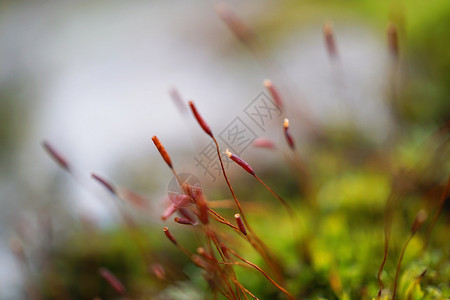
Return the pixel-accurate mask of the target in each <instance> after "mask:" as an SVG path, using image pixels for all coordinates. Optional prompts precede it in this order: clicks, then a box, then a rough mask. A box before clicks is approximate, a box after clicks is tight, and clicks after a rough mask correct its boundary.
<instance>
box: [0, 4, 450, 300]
mask: <svg viewBox="0 0 450 300" xmlns="http://www.w3.org/2000/svg"><path fill="white" fill-rule="evenodd" d="M230 20H231V21H230ZM237 20H238V21H239V22H237ZM233 22H234V23H233ZM235 22H237V25H236V23H235ZM240 22H242V23H240ZM326 22H329V23H327V24H331V25H332V28H333V32H334V40H335V44H336V48H337V56H338V57H337V58H333V57H330V53H329V52H327V46H326V42H325V39H324V33H323V26H324V23H326ZM449 23H450V2H449V1H447V0H430V1H416V0H413V1H400V0H391V1H369V0H367V1H288V0H283V1H279V0H264V1H226V2H225V3H223V2H220V3H219V2H216V1H200V0H198V1H197V0H193V1H189V2H186V1H131V2H129V1H128V2H123V1H103V0H100V1H57V2H55V1H45V0H39V1H8V0H3V1H1V2H0V28H1V29H0V119H1V127H0V147H1V148H0V163H1V168H0V265H1V266H2V268H0V298H1V299H23V298H26V296H25V295H26V292H25V289H26V288H25V287H24V281H26V279H27V278H26V277H27V276H28V275H26V274H29V273H33V272H34V273H37V274H39V268H40V267H42V265H45V261H46V260H48V259H49V257H52V255H55V254H54V253H55V252H57V253H59V252H63V253H64V250H61V249H62V248H64V247H62V248H61V245H64V244H65V243H66V241H67V240H68V239H69V237H70V236H72V235H73V234H74V232H75V233H77V232H80V231H81V232H83V231H84V230H85V229H86V228H87V227H89V226H92V227H95V228H98V230H105V231H108V230H111V228H114V227H115V226H117V222H118V218H119V213H118V211H117V208H116V206H115V205H114V202H113V201H111V198H110V196H109V195H108V192H107V191H104V189H102V187H101V186H99V185H98V183H96V182H94V181H92V180H91V179H90V174H91V172H96V173H98V174H101V175H102V176H104V177H105V178H108V179H110V180H111V181H112V182H114V183H117V184H119V185H124V186H127V187H130V188H133V189H134V190H136V191H137V192H139V193H140V194H141V195H143V196H145V198H146V199H148V200H149V202H148V203H149V204H148V205H149V206H150V207H151V209H149V211H148V212H145V213H142V212H137V215H136V218H137V219H138V220H140V221H141V222H143V223H144V224H146V226H150V227H151V226H154V227H155V228H160V227H162V223H161V221H160V218H159V216H160V215H161V213H162V211H163V210H164V208H163V207H161V201H162V200H163V199H164V197H165V195H166V193H167V185H168V183H169V181H170V179H171V177H172V175H171V173H170V170H168V169H167V168H166V166H165V165H164V164H163V163H162V161H161V158H160V157H159V155H158V154H157V152H156V151H155V149H154V145H153V144H152V143H151V140H150V138H151V137H152V136H153V135H157V136H158V137H159V138H160V139H161V141H162V142H163V143H164V145H165V146H166V148H167V150H168V151H169V152H170V154H171V156H172V159H173V160H174V164H175V165H176V168H177V170H178V171H180V172H189V173H193V174H195V175H196V176H197V177H198V178H199V179H200V181H201V182H202V186H203V187H204V188H206V187H208V188H209V189H210V190H211V191H213V194H214V195H215V196H218V197H219V198H220V197H222V198H223V197H229V196H227V194H226V190H224V184H223V180H213V179H212V178H211V177H210V176H207V175H206V174H205V173H204V172H203V171H202V170H201V169H199V168H198V166H196V162H195V160H194V158H195V157H198V156H199V155H200V153H201V152H202V151H203V149H204V148H205V147H207V146H208V144H209V142H210V140H209V139H208V137H207V136H205V135H204V134H203V133H202V132H201V130H200V129H199V127H198V125H197V124H196V123H195V122H194V120H193V118H192V117H191V115H190V113H186V112H185V111H184V109H186V107H183V106H182V107H181V108H180V107H178V106H177V103H176V102H174V101H173V99H172V97H171V95H170V93H169V91H170V90H172V89H173V88H176V89H177V91H178V92H179V94H180V96H181V98H182V99H183V100H184V101H186V100H190V99H193V100H194V101H195V103H196V105H197V107H198V108H199V110H200V112H201V113H202V115H203V116H204V118H205V119H206V120H207V121H208V123H209V124H210V126H211V128H212V129H213V131H214V132H217V133H219V132H222V131H223V130H224V129H226V128H227V126H228V125H229V124H230V123H231V122H232V121H233V120H234V119H235V118H236V117H240V118H241V119H242V120H243V121H244V123H245V124H246V125H247V126H248V127H250V129H251V130H252V131H253V132H254V134H255V136H257V137H267V138H271V139H272V140H274V141H276V142H281V143H282V142H283V137H282V135H281V134H280V133H281V132H282V131H281V128H282V127H281V124H282V119H283V116H284V115H283V116H282V117H280V118H278V119H275V120H273V123H274V125H273V126H271V127H270V128H269V127H267V128H261V127H258V126H257V125H256V124H255V123H252V120H251V119H250V118H248V115H246V114H245V109H246V107H247V106H248V105H250V104H251V103H252V101H254V100H255V99H257V97H258V95H260V93H261V92H264V93H266V94H267V95H269V93H268V92H267V91H266V89H265V87H264V85H263V81H264V80H265V79H267V78H270V79H271V80H272V82H273V83H274V84H275V85H276V86H277V87H278V88H279V91H280V94H281V95H282V96H283V100H284V103H285V108H284V112H283V114H285V115H287V116H289V117H290V118H291V119H290V121H291V130H292V132H293V134H294V136H295V138H296V139H297V141H298V142H299V144H300V146H299V148H300V149H305V151H306V149H308V145H309V144H308V143H309V142H310V141H311V139H312V138H311V132H313V131H314V130H312V129H311V127H317V126H318V127H321V128H328V129H332V128H338V127H339V128H344V129H348V128H352V129H355V130H356V131H357V132H358V134H359V135H360V136H362V137H364V139H366V140H367V141H368V142H367V143H368V144H369V145H372V146H371V147H379V148H378V149H385V148H389V145H391V144H392V141H395V139H396V134H398V133H406V135H407V136H408V137H410V138H411V139H410V141H412V142H411V143H412V144H414V145H418V144H420V142H419V141H423V140H424V139H425V137H426V136H428V135H429V134H431V133H432V131H433V130H435V129H436V128H438V127H439V126H440V125H441V124H443V123H445V121H446V120H448V117H449V115H450V114H449V113H450V106H449V101H448V96H449V88H450V75H449V74H450V73H449V64H450V52H449V51H448V49H449V46H450V45H449V44H450V42H449V38H448V37H449V28H450V24H449ZM230 24H231V25H230ZM233 24H234V25H233ZM388 24H394V25H395V28H397V33H398V37H399V39H398V49H399V50H398V53H399V54H398V57H397V56H396V55H397V54H395V53H394V54H393V53H392V45H391V48H390V45H389V40H388V34H387V30H388ZM233 26H237V27H235V28H233ZM236 28H237V29H236ZM240 30H241V31H240ZM246 30H249V32H247V31H246ZM239 34H241V36H240V35H239ZM393 56H395V57H393ZM393 60H396V62H395V63H394V65H395V67H393V62H392V61H393ZM397 60H398V61H397ZM393 82H395V83H393ZM311 124H314V125H311ZM277 126H279V127H277ZM405 128H408V129H407V130H406V129H405ZM328 129H327V130H328ZM410 129H411V130H410ZM44 140H45V141H48V142H49V143H50V144H51V145H52V146H53V147H55V149H57V150H58V152H60V153H61V154H62V155H63V156H64V157H65V158H66V159H67V160H68V161H69V163H70V165H71V166H72V167H73V169H74V173H75V174H76V176H75V177H76V178H75V180H74V178H72V177H71V176H70V175H68V174H67V173H66V172H64V171H63V170H61V169H60V168H58V166H57V164H55V163H54V162H53V161H52V159H51V158H50V157H49V156H48V155H47V154H46V153H45V151H44V149H43V148H42V142H43V141H44ZM240 155H241V156H242V157H244V158H246V159H247V160H248V162H250V163H251V164H252V165H256V166H257V168H258V170H262V172H270V170H271V168H273V166H274V165H280V162H281V161H282V158H281V157H280V156H279V155H278V156H277V155H275V156H274V155H272V154H270V153H267V152H264V151H261V150H256V151H255V150H254V149H251V148H248V149H247V150H245V151H243V153H240ZM324 164H326V162H324ZM264 170H265V171H264ZM286 170H287V168H286V167H283V168H282V171H281V172H282V173H283V172H284V173H283V174H286V172H287V171H286ZM230 172H232V174H234V173H233V172H235V173H236V174H235V176H236V177H235V178H236V179H235V181H238V180H240V179H239V178H246V176H245V174H242V173H241V172H238V170H235V169H233V170H230ZM444 173H445V170H444ZM276 174H277V173H276ZM269 179H270V176H269ZM242 180H246V179H242ZM280 189H281V190H283V189H284V190H286V191H287V192H286V193H288V194H290V195H291V194H292V192H289V191H290V189H291V190H292V189H293V188H292V187H290V186H286V187H285V188H280ZM294 189H295V188H294ZM323 193H325V194H326V193H327V191H326V190H325V191H322V194H323ZM381 202H382V200H381ZM86 226H87V227H86ZM380 232H381V229H380ZM380 234H381V233H380ZM156 236H159V235H158V234H156ZM381 241H382V240H381V239H380V243H381ZM16 243H20V244H21V245H23V247H24V249H25V254H26V256H29V257H30V260H32V263H31V267H30V268H31V272H28V271H24V270H23V266H21V264H20V263H19V262H17V260H16V259H15V258H14V255H13V253H12V252H11V250H10V248H11V247H13V248H14V245H16ZM11 244H12V245H13V246H11ZM119 248H120V247H119ZM125 260H126V259H125ZM130 268H132V267H130ZM94 276H98V275H97V274H94ZM68 280H69V279H68ZM79 296H80V295H79ZM93 296H95V295H92V297H93ZM80 297H82V296H80ZM56 298H58V297H56ZM75 298H77V296H75ZM194 298H195V297H194Z"/></svg>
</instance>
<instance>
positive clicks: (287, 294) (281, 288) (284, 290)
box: [228, 249, 295, 300]
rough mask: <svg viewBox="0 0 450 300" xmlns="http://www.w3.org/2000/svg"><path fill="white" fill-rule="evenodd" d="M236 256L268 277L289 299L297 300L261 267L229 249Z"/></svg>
mask: <svg viewBox="0 0 450 300" xmlns="http://www.w3.org/2000/svg"><path fill="white" fill-rule="evenodd" d="M228 250H229V251H230V252H231V253H232V254H233V255H234V256H236V257H237V258H238V259H240V260H242V261H243V262H244V263H246V264H248V265H249V266H251V267H253V268H255V269H256V270H258V271H259V272H260V273H261V274H263V275H264V277H266V278H267V279H268V280H269V281H270V282H271V283H272V284H273V285H274V286H275V287H276V288H278V289H279V290H280V291H282V292H283V293H284V294H285V295H286V296H287V297H288V298H289V299H291V300H295V297H294V296H293V295H292V294H291V293H290V292H288V291H287V290H286V289H285V288H283V287H282V286H281V285H279V284H278V283H276V282H275V281H274V280H273V279H272V278H271V277H270V276H269V275H267V273H266V272H264V271H263V270H262V269H261V268H260V267H258V266H257V265H255V264H254V263H252V262H250V261H248V260H246V259H245V258H243V257H241V256H240V255H239V254H237V253H236V252H235V251H234V250H232V249H228Z"/></svg>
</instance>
